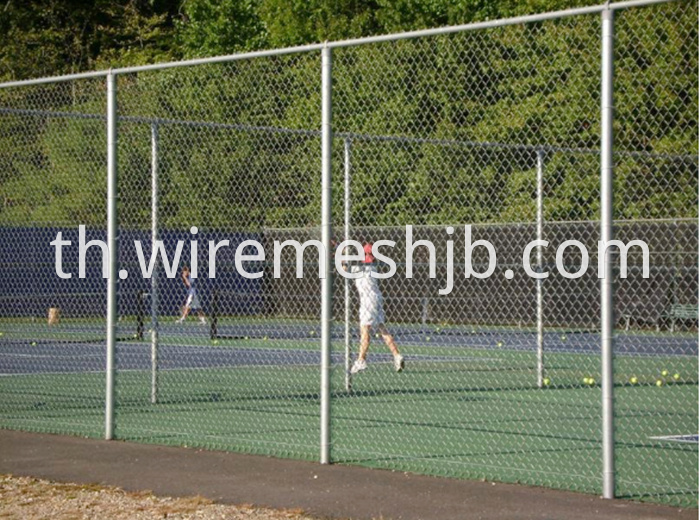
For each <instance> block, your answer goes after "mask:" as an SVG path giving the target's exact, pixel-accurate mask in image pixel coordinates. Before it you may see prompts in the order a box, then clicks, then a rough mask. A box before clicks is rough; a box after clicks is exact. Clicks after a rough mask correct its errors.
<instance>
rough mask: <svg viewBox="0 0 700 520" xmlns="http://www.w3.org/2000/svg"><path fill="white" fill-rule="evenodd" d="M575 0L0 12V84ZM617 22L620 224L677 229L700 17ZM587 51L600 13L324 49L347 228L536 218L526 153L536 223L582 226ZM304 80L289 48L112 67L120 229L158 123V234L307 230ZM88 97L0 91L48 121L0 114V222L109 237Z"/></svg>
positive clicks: (693, 110) (309, 57) (79, 85)
mask: <svg viewBox="0 0 700 520" xmlns="http://www.w3.org/2000/svg"><path fill="white" fill-rule="evenodd" d="M577 3H578V2H574V1H571V0H569V1H565V0H528V1H526V2H520V1H516V0H499V1H495V2H490V1H480V0H397V1H390V0H339V1H327V0H309V1H306V0H304V1H301V0H222V1H215V0H184V1H183V0H180V1H168V0H152V1H146V0H130V1H126V0H98V1H96V2H92V3H89V4H88V3H85V2H80V1H77V0H67V1H62V2H58V1H56V0H39V1H36V2H19V1H18V0H9V1H8V2H7V3H6V5H5V6H4V8H2V9H4V11H3V12H2V16H0V80H10V79H22V78H29V77H35V76H46V75H54V74H61V73H66V72H76V71H80V70H89V69H94V68H107V67H115V66H123V65H131V64H142V63H151V62H157V61H165V60H172V59H183V58H193V57H201V56H209V55H218V54H227V53H233V52H237V51H243V50H255V49H261V48H269V47H277V46H286V45H298V44H305V43H310V42H317V41H323V40H326V39H330V40H337V39H342V38H350V37H358V36H366V35H371V34H380V33H388V32H395V31H400V30H411V29H418V28H424V27H430V26H439V25H444V24H458V23H467V22H471V21H475V20H484V19H490V18H498V17H503V16H514V15H520V14H525V13H532V12H537V11H545V10H551V9H561V8H566V7H572V6H574V5H577ZM616 30H617V32H616V39H617V48H616V84H615V89H616V107H615V108H616V119H615V132H616V143H617V147H618V150H619V151H620V152H623V153H621V154H619V155H618V156H617V176H616V183H617V188H618V191H617V196H616V198H615V204H616V212H617V213H616V216H617V217H618V218H681V217H694V216H696V215H697V175H698V167H697V159H695V158H693V154H695V153H696V152H697V136H698V121H697V114H698V107H697V100H698V91H697V77H698V67H697V4H696V3H694V2H683V3H680V2H679V3H671V4H669V5H667V6H662V7H652V8H646V9H637V10H632V11H629V12H622V13H621V14H620V15H619V16H618V19H617V22H616ZM599 60H600V22H599V17H598V16H582V17H574V18H565V19H561V20H557V21H550V22H544V23H535V24H528V25H514V26H511V27H508V28H504V29H494V30H487V31H477V32H468V33H460V34H454V35H451V36H444V37H436V38H424V39H416V40H406V41H400V42H395V43H391V44H381V45H368V46H360V47H353V48H347V49H338V50H336V51H335V52H334V77H333V81H334V91H333V96H334V129H335V131H336V134H337V138H336V140H335V157H334V168H335V169H336V170H335V171H336V172H337V173H338V175H336V178H337V179H338V185H337V189H338V193H340V192H341V191H340V190H341V189H342V183H341V177H342V175H341V174H342V171H343V163H342V161H343V157H342V154H343V145H344V136H345V137H347V138H349V137H350V135H352V143H351V145H352V162H353V165H352V167H353V212H354V218H353V220H354V222H355V224H357V225H362V224H366V225H370V224H372V225H398V224H403V223H413V224H448V223H449V224H463V223H478V222H532V220H533V219H534V215H535V211H536V204H535V194H536V184H535V179H536V175H535V173H536V167H537V152H538V151H540V152H541V159H543V160H544V164H545V175H544V177H545V186H544V188H545V196H546V203H545V208H544V209H545V217H546V218H547V220H558V221H568V220H587V219H595V218H596V217H597V215H598V200H599V193H598V186H599V180H598V178H599V162H598V157H597V155H596V154H595V149H596V148H597V147H598V145H599V111H600V108H599V104H600V98H599V90H600V85H599V73H600V61H599ZM319 70H320V69H319V56H318V54H299V55H290V56H284V57H278V58H272V59H255V60H245V61H236V62H232V63H226V64H219V65H210V66H200V67H190V68H186V69H173V70H167V71H159V72H150V73H142V74H138V75H136V74H132V75H124V76H120V78H119V110H120V114H121V115H122V116H123V119H122V120H121V124H120V128H119V133H120V148H119V163H120V173H121V177H120V189H121V191H120V201H121V205H122V209H123V210H122V219H121V221H122V223H123V225H124V226H126V227H136V228H147V227H148V225H149V219H150V151H151V148H150V131H151V126H150V123H149V121H151V120H156V119H157V120H168V122H167V123H165V122H162V121H161V123H160V124H159V132H160V170H161V191H162V194H161V205H162V208H161V222H162V224H163V226H167V227H171V228H175V227H185V226H188V225H191V224H197V225H199V226H204V227H208V228H224V227H226V228H232V229H259V228H261V227H294V226H308V225H310V224H314V223H317V221H318V217H319V215H318V213H319V209H318V208H319V202H320V188H319V178H318V174H319V170H320V153H319V143H320V140H319V137H318V129H319V128H320V74H319ZM104 103H105V91H104V82H103V80H102V79H98V80H83V81H76V82H69V83H63V84H57V85H48V86H42V87H32V88H26V89H8V90H0V108H2V107H5V108H13V109H30V110H37V109H38V110H42V111H45V112H46V111H50V112H52V113H53V114H54V115H52V116H50V117H47V116H42V117H38V116H36V115H29V114H28V113H20V112H16V113H2V114H0V196H1V197H2V206H0V223H2V224H4V225H22V224H26V223H29V222H35V223H41V224H48V223H65V224H73V223H85V224H91V225H94V226H103V225H104V204H105V203H104V200H105V191H106V187H105V182H104V173H105V167H104V164H105V145H104V143H105V138H106V137H105V129H104V122H103V119H101V118H103V116H104V106H105V104H104ZM66 113H72V114H73V115H72V116H71V117H67V116H66ZM59 114H60V115H59ZM130 118H131V119H130ZM135 118H138V119H135ZM212 125H218V126H212ZM387 138H391V140H387ZM486 144H488V146H486ZM491 145H497V146H491ZM335 202H336V207H335V208H334V211H335V212H336V215H337V216H338V218H340V215H342V197H336V198H335Z"/></svg>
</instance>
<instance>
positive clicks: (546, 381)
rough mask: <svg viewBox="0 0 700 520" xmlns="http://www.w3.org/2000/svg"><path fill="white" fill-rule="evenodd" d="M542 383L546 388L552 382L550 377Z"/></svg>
mask: <svg viewBox="0 0 700 520" xmlns="http://www.w3.org/2000/svg"><path fill="white" fill-rule="evenodd" d="M542 383H543V384H544V386H549V385H550V383H551V381H550V379H549V378H548V377H545V378H544V379H543V380H542Z"/></svg>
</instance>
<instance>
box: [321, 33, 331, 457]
mask: <svg viewBox="0 0 700 520" xmlns="http://www.w3.org/2000/svg"><path fill="white" fill-rule="evenodd" d="M331 70H332V64H331V48H330V47H328V46H325V47H323V49H322V50H321V90H322V92H321V110H322V114H321V241H322V243H323V246H324V248H325V256H326V265H325V272H324V275H325V276H324V278H323V279H322V280H321V464H329V463H330V437H331V432H330V411H331V410H330V409H331V402H330V358H331V320H332V319H333V277H332V276H331V261H330V258H331V236H332V229H331V158H332V154H331V151H332V140H333V135H332V114H331V110H332V103H331V88H332V87H331Z"/></svg>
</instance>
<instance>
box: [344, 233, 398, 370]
mask: <svg viewBox="0 0 700 520" xmlns="http://www.w3.org/2000/svg"><path fill="white" fill-rule="evenodd" d="M364 252H365V261H364V263H362V264H360V265H353V266H351V267H350V270H351V272H354V273H357V272H362V276H360V277H358V278H356V279H355V287H357V292H358V293H359V294H360V353H359V354H358V356H357V359H356V360H355V363H354V364H353V365H352V367H351V368H350V373H351V374H357V373H358V372H360V371H361V370H365V369H366V368H367V351H368V350H369V343H370V334H371V332H372V327H376V329H377V331H378V332H379V334H381V336H382V339H383V340H384V343H386V346H387V347H389V350H391V353H392V354H393V356H394V368H395V369H396V371H397V372H401V371H402V370H403V368H404V359H403V356H402V355H401V354H400V353H399V349H398V348H397V347H396V343H395V342H394V338H393V336H392V335H391V334H390V333H389V331H388V330H387V328H386V325H385V323H384V299H383V297H382V292H381V291H380V290H379V283H378V280H377V278H374V277H372V276H371V273H373V272H374V273H376V272H377V265H376V262H375V258H374V255H372V244H371V243H370V244H365V245H364Z"/></svg>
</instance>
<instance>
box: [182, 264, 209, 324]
mask: <svg viewBox="0 0 700 520" xmlns="http://www.w3.org/2000/svg"><path fill="white" fill-rule="evenodd" d="M180 278H182V282H183V283H184V284H185V287H187V300H185V305H184V307H183V308H182V316H180V318H179V319H178V320H177V322H178V323H184V321H185V319H186V318H187V316H188V315H189V313H190V311H191V310H195V311H197V314H198V315H199V321H200V323H201V324H202V325H206V324H207V318H206V317H205V316H204V311H202V304H201V303H200V301H199V296H197V289H196V288H195V286H194V283H195V280H193V279H192V277H191V276H190V268H189V267H187V266H185V267H183V268H182V273H180Z"/></svg>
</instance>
